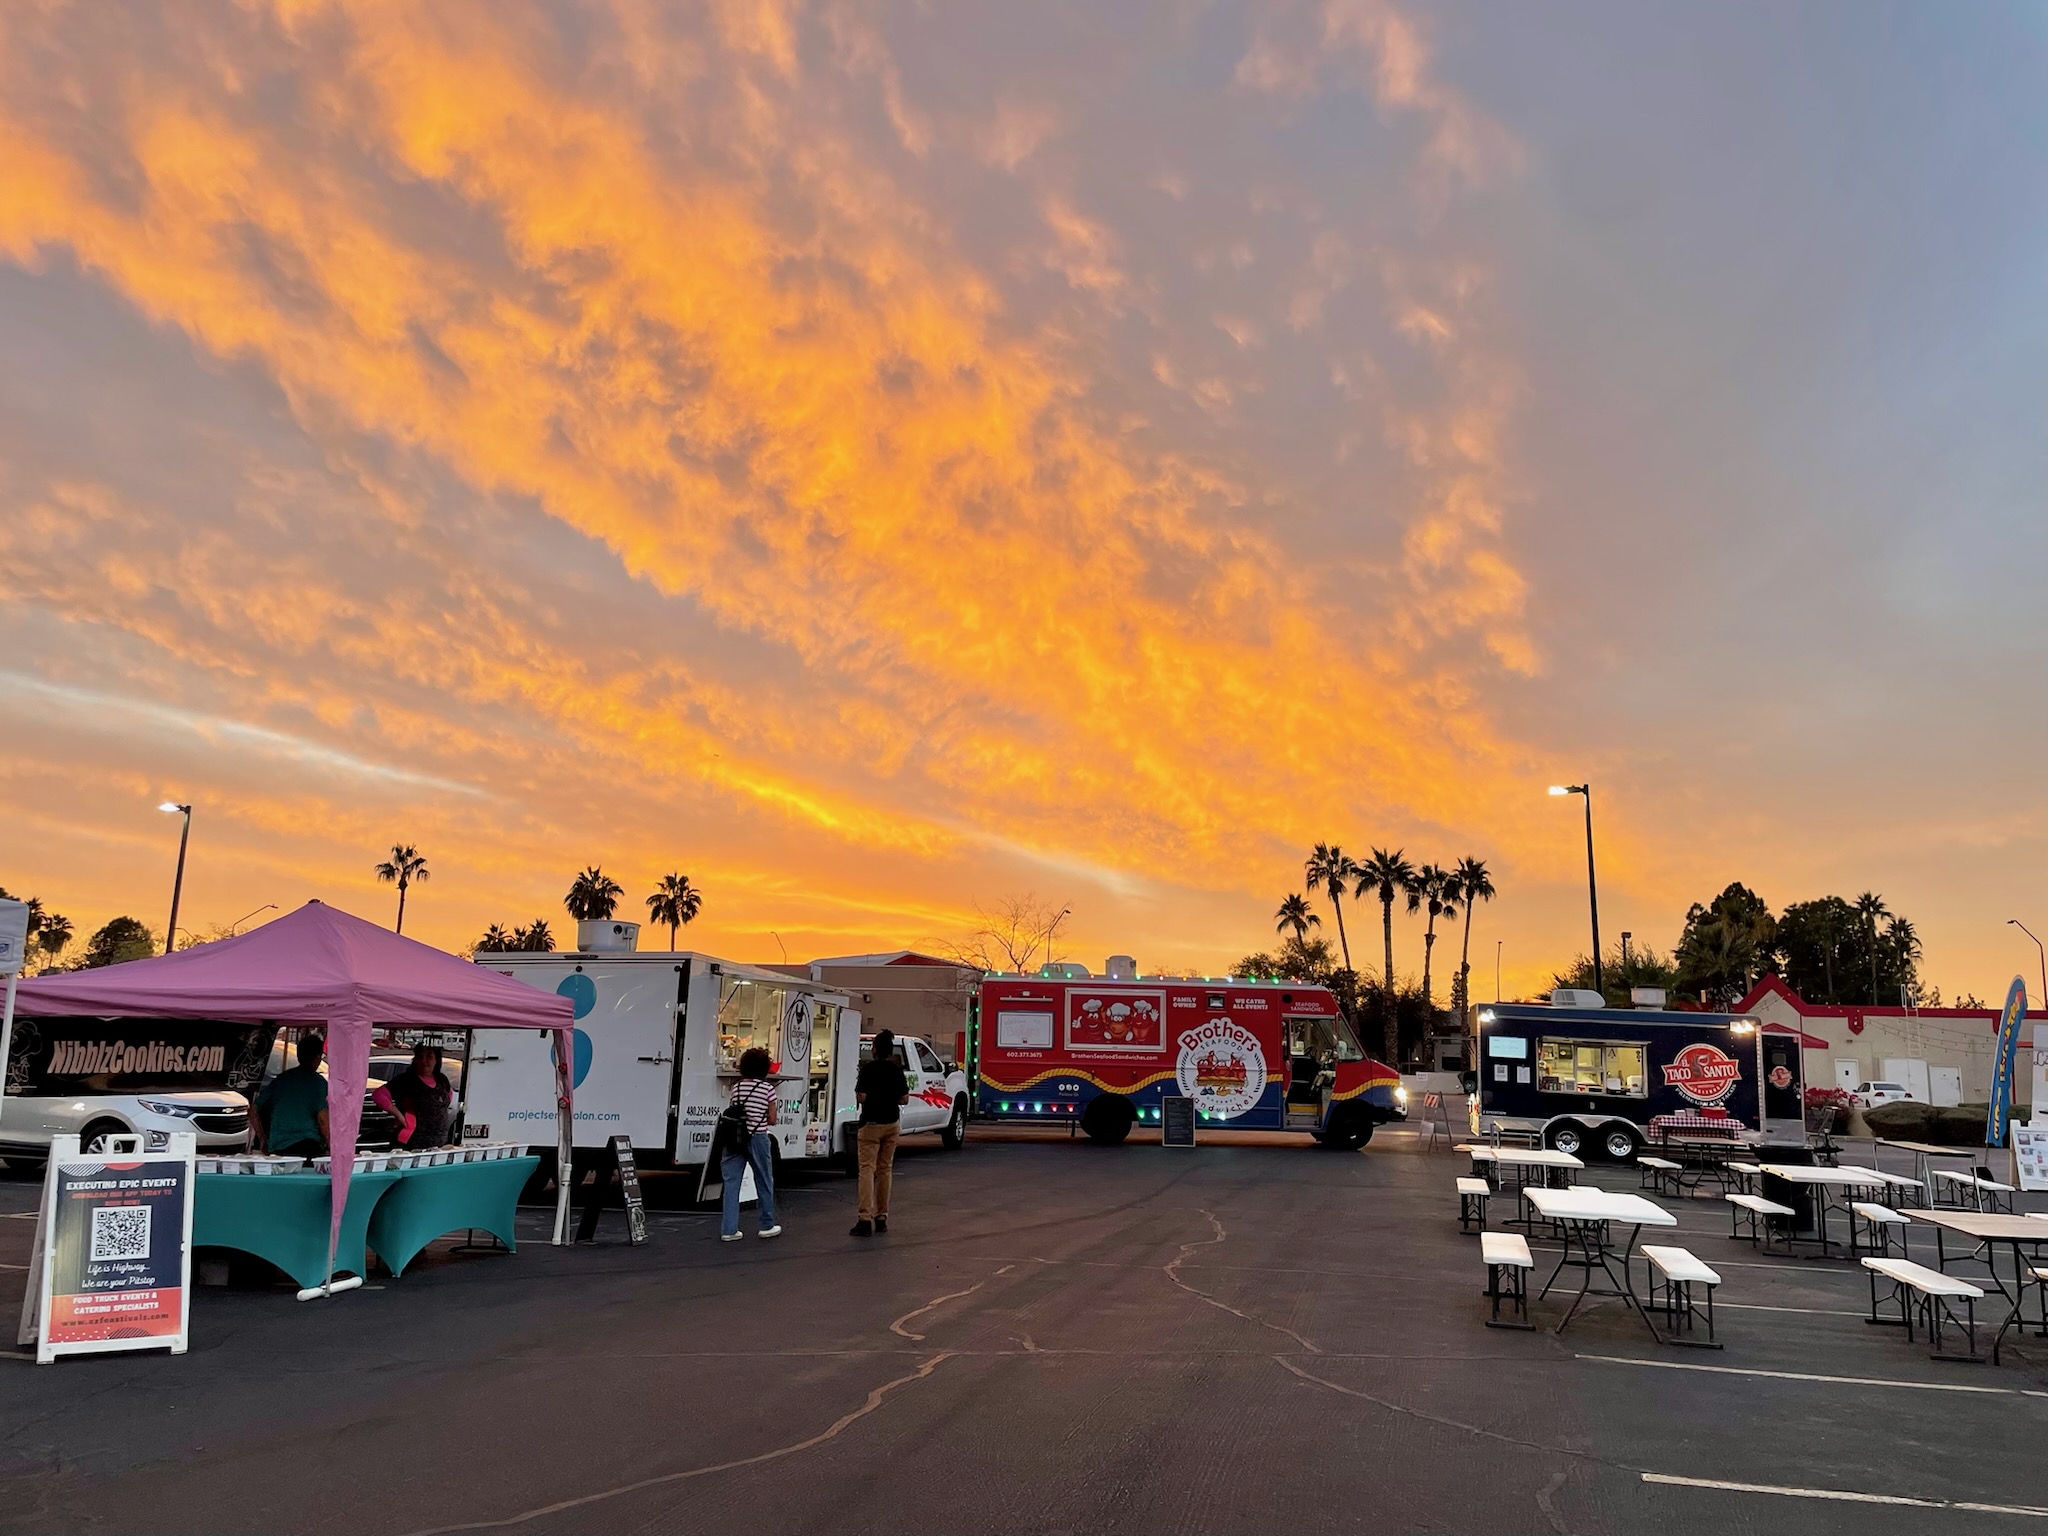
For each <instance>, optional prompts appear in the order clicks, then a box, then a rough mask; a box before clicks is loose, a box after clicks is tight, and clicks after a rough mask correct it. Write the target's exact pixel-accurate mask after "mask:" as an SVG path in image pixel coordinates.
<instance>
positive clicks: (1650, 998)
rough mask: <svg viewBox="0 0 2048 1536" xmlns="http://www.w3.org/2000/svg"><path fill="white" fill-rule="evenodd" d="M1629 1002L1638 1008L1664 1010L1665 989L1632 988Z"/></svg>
mask: <svg viewBox="0 0 2048 1536" xmlns="http://www.w3.org/2000/svg"><path fill="white" fill-rule="evenodd" d="M1628 1000H1629V1002H1630V1003H1632V1004H1634V1005H1635V1006H1636V1007H1638V1008H1662V1007H1663V1006H1664V989H1663V988H1662V987H1630V988H1629V989H1628Z"/></svg>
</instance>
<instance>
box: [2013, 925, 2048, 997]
mask: <svg viewBox="0 0 2048 1536" xmlns="http://www.w3.org/2000/svg"><path fill="white" fill-rule="evenodd" d="M2006 922H2007V923H2008V924H2009V925H2010V926H2012V927H2014V928H2017V929H2019V931H2020V932H2021V933H2024V934H2025V935H2026V936H2027V937H2028V938H2030V939H2034V930H2033V929H2031V928H2029V927H2028V926H2027V925H2026V924H2025V923H2023V922H2021V921H2020V920H2019V919H2018V918H2016V917H2008V918H2007V919H2006ZM2034 948H2036V949H2038V950H2040V951H2041V999H2042V1001H2041V1006H2042V1007H2043V1008H2048V946H2043V944H2042V943H2041V941H2040V940H2039V939H2034Z"/></svg>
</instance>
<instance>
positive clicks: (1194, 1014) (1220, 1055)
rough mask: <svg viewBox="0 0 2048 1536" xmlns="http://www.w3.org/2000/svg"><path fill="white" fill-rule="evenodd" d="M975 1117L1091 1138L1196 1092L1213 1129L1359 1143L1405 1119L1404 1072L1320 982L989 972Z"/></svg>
mask: <svg viewBox="0 0 2048 1536" xmlns="http://www.w3.org/2000/svg"><path fill="white" fill-rule="evenodd" d="M969 1054H970V1056H971V1058H972V1061H971V1066H970V1077H971V1080H972V1082H973V1089H974V1095H975V1114H976V1116H977V1117H979V1118H981V1119H984V1120H998V1121H1011V1122H1015V1121H1028V1122H1035V1123H1039V1124H1043V1123H1046V1122H1048V1121H1050V1122H1053V1123H1059V1122H1062V1121H1064V1122H1066V1123H1068V1124H1078V1125H1079V1126H1080V1128H1081V1129H1082V1130H1083V1131H1085V1132H1086V1133H1087V1134H1088V1136H1089V1137H1090V1138H1091V1139H1092V1140H1094V1141H1098V1142H1104V1143H1114V1142H1119V1141H1122V1140H1123V1139H1124V1138H1125V1137H1126V1136H1128V1135H1129V1134H1130V1131H1131V1127H1132V1126H1134V1125H1137V1124H1139V1123H1141V1122H1142V1123H1157V1122H1158V1121H1159V1119H1160V1104H1161V1100H1162V1099H1164V1098H1165V1097H1166V1096H1167V1095H1170V1094H1183V1095H1186V1096H1187V1097H1188V1098H1191V1099H1193V1100H1194V1107H1195V1114H1196V1117H1197V1119H1198V1120H1200V1121H1201V1122H1202V1123H1204V1124H1207V1125H1211V1126H1213V1127H1216V1128H1218V1129H1229V1130H1262V1131H1277V1130H1287V1131H1302V1132H1305V1133H1307V1134H1308V1135H1311V1136H1313V1137H1315V1139H1316V1140H1318V1141H1320V1142H1322V1143H1323V1144H1324V1145H1326V1146H1335V1147H1359V1146H1363V1145H1364V1144H1365V1143H1366V1142H1367V1141H1369V1140H1371V1138H1372V1133H1373V1128H1374V1127H1375V1126H1377V1125H1380V1124H1382V1123H1383V1122H1385V1121H1388V1120H1397V1119H1401V1118H1403V1117H1404V1116H1405V1114H1406V1104H1405V1099H1406V1095H1405V1094H1404V1093H1403V1091H1402V1089H1401V1085H1400V1083H1401V1080H1400V1075H1399V1074H1398V1073H1396V1072H1395V1071H1394V1069H1393V1068H1392V1067H1389V1066H1386V1065H1384V1064H1383V1063H1381V1062H1377V1061H1374V1060H1373V1059H1372V1058H1371V1057H1369V1056H1367V1055H1366V1053H1365V1052H1364V1051H1363V1050H1361V1049H1360V1048H1359V1045H1358V1040H1357V1038H1356V1036H1354V1035H1353V1034H1352V1032H1351V1026H1350V1025H1349V1024H1348V1023H1347V1022H1346V1021H1345V1019H1344V1017H1343V1015H1342V1013H1341V1012H1339V1010H1338V1007H1337V1000H1336V998H1334V997H1333V996H1331V994H1330V992H1329V991H1328V989H1326V988H1324V987H1318V986H1312V985H1309V984H1307V983H1304V982H1298V981H1255V980H1250V979H1247V978H1245V977H1224V978H1221V979H1205V978H1202V977H1176V976H1140V975H1138V974H1137V970H1136V967H1135V966H1134V965H1132V964H1131V962H1130V961H1129V960H1128V959H1126V958H1125V957H1123V956H1116V957H1113V958H1112V959H1111V960H1110V962H1109V965H1108V967H1107V970H1106V972H1105V974H1103V975H1101V976H1091V975H1089V974H1088V971H1087V969H1086V967H1084V966H1079V965H1065V964H1062V965H1057V966H1047V967H1046V968H1044V969H1043V970H1041V971H1040V972H1038V973H1037V974H1036V975H1029V976H1023V975H1007V974H1004V973H1002V972H992V973H990V974H989V975H988V976H986V977H984V978H983V980H982V983H981V995H980V1000H979V1003H978V1005H977V1007H976V1010H975V1015H974V1020H973V1029H972V1034H971V1050H970V1053H969Z"/></svg>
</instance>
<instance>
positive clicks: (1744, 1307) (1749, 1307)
mask: <svg viewBox="0 0 2048 1536" xmlns="http://www.w3.org/2000/svg"><path fill="white" fill-rule="evenodd" d="M1714 1305H1715V1306H1716V1307H1717V1308H1719V1309H1720V1310H1721V1311H1723V1312H1798V1313H1800V1314H1802V1315H1804V1316H1806V1317H1865V1316H1868V1314H1867V1313H1863V1312H1849V1311H1844V1310H1843V1309H1842V1308H1840V1307H1765V1306H1759V1305H1758V1304H1757V1303H1756V1302H1753V1301H1717V1302H1715V1303H1714Z"/></svg>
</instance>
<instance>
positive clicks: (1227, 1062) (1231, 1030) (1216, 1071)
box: [1174, 1019, 1266, 1120]
mask: <svg viewBox="0 0 2048 1536" xmlns="http://www.w3.org/2000/svg"><path fill="white" fill-rule="evenodd" d="M1174 1075H1175V1076H1176V1077H1177V1078H1178V1079H1179V1082H1180V1091H1181V1092H1182V1093H1184V1094H1186V1095H1187V1096H1188V1097H1189V1098H1191V1099H1193V1100H1194V1101H1195V1108H1196V1109H1197V1110H1199V1111H1201V1112H1202V1113H1204V1114H1207V1115H1213V1116H1215V1117H1216V1118H1218V1119H1221V1120H1232V1119H1235V1118H1236V1117H1237V1116H1239V1115H1241V1114H1243V1113H1244V1112H1245V1111H1246V1110H1248V1109H1250V1108H1251V1107H1252V1106H1253V1105H1255V1104H1257V1103H1258V1102H1259V1100H1260V1099H1261V1098H1263V1097H1265V1093H1266V1053H1265V1051H1264V1050H1262V1049H1261V1048H1260V1046H1259V1037H1258V1036H1257V1035H1255V1034H1253V1033H1252V1032H1251V1031H1250V1030H1248V1029H1246V1028H1244V1027H1243V1026H1242V1025H1238V1024H1233V1023H1231V1022H1230V1020H1228V1019H1210V1020H1208V1021H1207V1022H1206V1023H1204V1024H1202V1025H1201V1026H1200V1027H1198V1028H1195V1029H1191V1030H1189V1031H1188V1032H1187V1033H1186V1034H1184V1035H1182V1036H1181V1037H1180V1060H1179V1062H1178V1063H1177V1065H1176V1069H1175V1073H1174Z"/></svg>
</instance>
